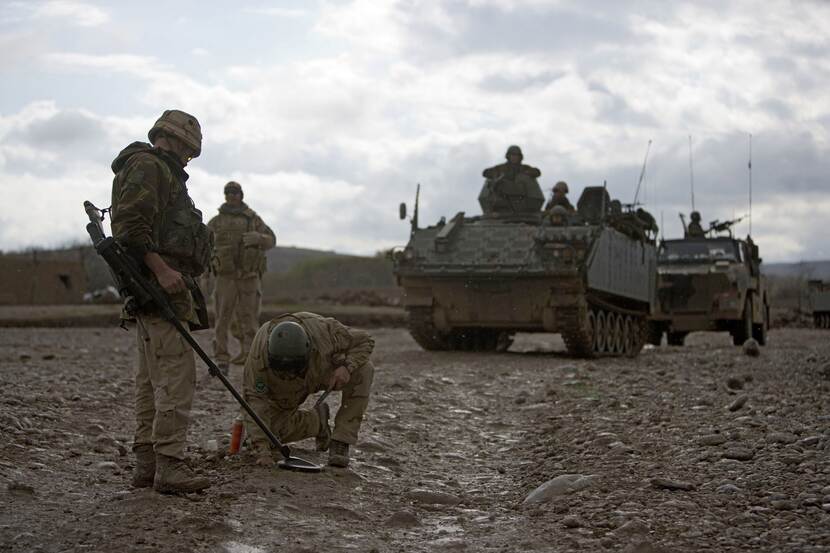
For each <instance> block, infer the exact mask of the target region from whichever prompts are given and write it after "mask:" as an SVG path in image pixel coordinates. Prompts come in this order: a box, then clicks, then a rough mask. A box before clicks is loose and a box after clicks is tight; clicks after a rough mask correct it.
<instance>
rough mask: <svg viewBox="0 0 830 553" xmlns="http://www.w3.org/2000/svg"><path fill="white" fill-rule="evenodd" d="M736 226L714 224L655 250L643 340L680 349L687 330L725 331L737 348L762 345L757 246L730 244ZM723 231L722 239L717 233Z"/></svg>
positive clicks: (765, 311) (763, 295)
mask: <svg viewBox="0 0 830 553" xmlns="http://www.w3.org/2000/svg"><path fill="white" fill-rule="evenodd" d="M735 222H737V221H726V222H723V223H719V222H717V221H714V222H713V223H711V224H710V228H709V230H707V231H706V232H705V233H703V234H702V235H701V236H687V237H686V238H683V239H676V240H664V241H662V242H661V243H660V247H659V250H658V273H659V276H658V281H657V282H658V290H657V300H658V301H657V309H656V311H655V313H654V316H653V317H652V320H651V321H650V322H649V336H648V341H649V342H650V343H652V344H654V345H660V343H661V342H662V336H663V334H666V341H667V343H668V344H669V345H675V346H682V345H683V343H684V341H685V339H686V336H687V335H688V334H689V333H690V332H693V331H701V330H704V331H716V332H729V334H730V335H731V336H732V342H733V343H734V344H735V345H741V344H743V343H744V342H745V341H746V340H748V339H749V338H755V340H757V341H758V343H759V344H761V345H764V344H766V342H767V329H768V327H769V315H770V313H769V300H768V297H767V289H766V279H765V277H764V275H763V274H761V258H760V257H759V253H758V246H756V245H755V244H754V242H753V241H752V239H751V238H747V239H746V240H739V239H735V238H733V236H732V230H731V227H732V225H733V224H734V223H735ZM719 232H720V233H722V232H726V233H727V234H726V235H722V234H718V233H719Z"/></svg>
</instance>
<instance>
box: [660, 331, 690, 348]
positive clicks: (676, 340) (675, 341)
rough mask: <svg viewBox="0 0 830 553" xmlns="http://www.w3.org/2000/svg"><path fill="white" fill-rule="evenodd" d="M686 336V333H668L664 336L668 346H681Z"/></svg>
mask: <svg viewBox="0 0 830 553" xmlns="http://www.w3.org/2000/svg"><path fill="white" fill-rule="evenodd" d="M688 334H689V333H688V332H669V333H667V334H666V343H667V344H668V345H670V346H682V345H683V344H684V343H685V342H686V336H688Z"/></svg>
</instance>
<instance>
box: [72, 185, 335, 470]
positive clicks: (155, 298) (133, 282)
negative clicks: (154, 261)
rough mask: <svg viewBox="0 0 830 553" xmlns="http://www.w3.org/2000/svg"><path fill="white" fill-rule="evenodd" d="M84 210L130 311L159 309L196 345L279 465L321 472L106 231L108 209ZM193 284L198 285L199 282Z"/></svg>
mask: <svg viewBox="0 0 830 553" xmlns="http://www.w3.org/2000/svg"><path fill="white" fill-rule="evenodd" d="M84 210H85V211H86V213H87V216H88V217H89V223H88V224H87V226H86V230H87V232H88V233H89V237H90V238H91V239H92V245H93V246H94V247H95V251H96V252H98V255H100V256H101V257H103V258H104V261H106V263H107V265H108V266H109V269H110V272H111V273H112V277H113V279H114V280H115V283H116V286H118V292H119V294H121V297H123V298H124V299H125V303H124V308H125V310H126V312H127V313H128V314H129V315H131V316H135V315H137V314H139V313H140V312H141V310H142V309H143V308H146V307H155V308H156V309H158V311H159V313H160V314H161V316H162V317H163V318H164V320H166V321H167V322H169V323H170V324H172V325H173V326H174V327H175V328H176V330H177V331H178V333H179V334H181V336H182V338H184V339H185V341H186V342H187V343H188V344H189V345H190V347H191V348H193V351H195V352H196V353H197V354H198V355H199V357H200V358H201V359H202V361H204V362H205V364H206V365H207V367H208V373H209V374H210V376H212V377H215V378H218V379H219V380H220V381H221V382H222V384H224V386H225V388H227V389H228V391H229V392H230V393H231V395H232V396H233V397H234V399H236V401H237V402H238V403H239V405H241V406H242V408H243V409H245V412H246V413H248V415H250V416H251V418H252V419H253V420H254V422H255V423H256V424H257V426H259V428H260V429H261V430H262V431H263V432H264V433H265V435H266V436H268V439H269V440H270V441H271V446H272V447H275V448H277V449H279V451H280V453H281V454H282V456H283V459H282V461H279V462H278V463H277V466H278V467H279V468H281V469H286V470H294V471H299V472H321V471H322V470H323V467H321V466H320V465H316V464H314V463H312V462H311V461H306V460H305V459H301V458H299V457H294V456H293V455H291V449H290V448H289V447H288V446H287V445H285V444H284V443H282V442H281V441H280V440H279V438H277V437H276V435H274V433H273V432H271V429H270V428H268V426H267V425H266V424H265V422H263V420H262V419H261V418H260V417H259V415H257V414H256V412H255V411H254V410H253V408H252V407H251V406H250V405H249V404H248V402H247V401H245V399H243V397H242V396H241V395H240V394H239V392H238V391H237V390H236V388H234V387H233V384H231V383H230V381H229V380H228V379H227V377H226V376H225V375H224V374H222V371H220V370H219V367H217V366H216V363H214V362H213V360H212V359H211V358H210V357H208V355H207V353H205V351H204V350H203V349H202V347H201V346H200V345H199V344H198V342H196V340H195V339H194V338H193V336H191V335H190V333H189V332H188V331H187V330H186V329H185V328H184V326H183V325H182V323H181V321H179V319H178V318H176V314H175V313H174V312H173V308H172V306H171V305H170V301H169V300H168V298H167V295H166V294H165V292H164V291H163V290H162V289H161V287H160V286H159V285H158V284H156V283H155V282H152V281H150V280H149V279H148V278H147V277H146V276H145V275H144V273H143V272H142V270H141V268H140V266H139V265H138V263H137V262H136V260H135V258H133V257H132V256H130V255H129V254H127V252H125V251H124V249H123V248H122V247H121V245H120V244H119V243H118V242H116V240H115V239H114V238H113V237H111V236H106V235H104V228H103V226H102V225H101V222H102V221H103V220H104V212H103V211H102V210H100V209H98V208H97V207H95V206H94V205H93V204H92V202H88V201H85V202H84ZM192 285H193V286H195V283H193V284H192Z"/></svg>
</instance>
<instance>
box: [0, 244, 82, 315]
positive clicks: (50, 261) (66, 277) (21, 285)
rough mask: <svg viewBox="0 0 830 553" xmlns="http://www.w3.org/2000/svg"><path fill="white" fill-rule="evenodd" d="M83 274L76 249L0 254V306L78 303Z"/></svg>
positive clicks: (80, 297) (79, 256)
mask: <svg viewBox="0 0 830 553" xmlns="http://www.w3.org/2000/svg"><path fill="white" fill-rule="evenodd" d="M84 292H86V271H85V270H84V263H83V256H82V252H81V250H79V249H75V250H63V251H57V252H45V251H31V252H24V253H10V254H2V255H0V305H60V304H73V303H81V302H82V301H83V295H84Z"/></svg>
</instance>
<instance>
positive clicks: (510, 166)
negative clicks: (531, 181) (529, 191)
mask: <svg viewBox="0 0 830 553" xmlns="http://www.w3.org/2000/svg"><path fill="white" fill-rule="evenodd" d="M519 173H522V174H524V175H527V176H529V177H534V178H539V177H541V176H542V172H541V171H540V170H539V169H537V168H536V167H532V166H530V165H524V164H522V163H510V162H509V161H508V162H506V163H501V164H499V165H494V166H493V167H488V168H487V169H485V170H484V171H483V172H482V173H481V175H482V176H483V177H485V178H488V179H495V178H498V177H499V176H503V177H505V178H508V179H515V178H516V175H518V174H519Z"/></svg>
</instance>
